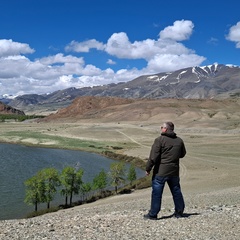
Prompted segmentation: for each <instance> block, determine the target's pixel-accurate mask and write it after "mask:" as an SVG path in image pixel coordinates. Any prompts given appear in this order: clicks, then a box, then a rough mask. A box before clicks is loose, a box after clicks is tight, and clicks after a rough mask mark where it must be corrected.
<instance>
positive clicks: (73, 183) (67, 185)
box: [60, 167, 83, 206]
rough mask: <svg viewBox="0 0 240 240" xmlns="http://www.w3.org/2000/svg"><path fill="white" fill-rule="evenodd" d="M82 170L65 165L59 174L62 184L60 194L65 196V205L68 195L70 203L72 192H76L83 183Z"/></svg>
mask: <svg viewBox="0 0 240 240" xmlns="http://www.w3.org/2000/svg"><path fill="white" fill-rule="evenodd" d="M82 176H83V170H82V169H79V170H76V169H75V168H73V167H65V168H64V169H63V171H62V173H61V175H60V181H61V184H62V187H63V188H62V190H61V194H62V195H64V196H65V205H66V206H67V202H68V197H69V198H70V205H72V197H73V194H78V193H79V191H80V188H81V185H82V183H83V181H82Z"/></svg>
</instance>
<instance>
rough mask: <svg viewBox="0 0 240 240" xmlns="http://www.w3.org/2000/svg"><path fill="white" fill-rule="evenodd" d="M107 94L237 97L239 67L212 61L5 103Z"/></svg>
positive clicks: (60, 102)
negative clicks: (205, 64) (202, 65)
mask: <svg viewBox="0 0 240 240" xmlns="http://www.w3.org/2000/svg"><path fill="white" fill-rule="evenodd" d="M81 96H98V97H99V96H102V97H103V96H104V97H106V96H108V97H109V96H111V97H121V98H132V99H138V98H150V99H156V98H180V99H181V98H183V99H212V98H214V99H219V98H221V99H225V98H238V97H239V96H240V67H239V66H233V65H223V64H214V65H209V66H204V67H189V68H184V69H180V70H177V71H173V72H164V73H158V74H153V75H145V76H140V77H138V78H136V79H133V80H132V81H129V82H121V83H118V84H113V83H112V84H108V85H104V86H95V87H84V88H79V89H77V88H68V89H64V90H59V91H56V92H53V93H51V94H43V95H38V94H28V95H22V96H18V97H16V98H15V99H13V100H11V101H10V102H9V105H10V106H12V107H15V108H17V109H25V108H28V107H30V106H31V107H36V106H39V107H51V108H55V110H57V109H59V108H62V107H67V106H69V105H70V104H71V103H72V101H73V100H74V99H75V98H76V97H81Z"/></svg>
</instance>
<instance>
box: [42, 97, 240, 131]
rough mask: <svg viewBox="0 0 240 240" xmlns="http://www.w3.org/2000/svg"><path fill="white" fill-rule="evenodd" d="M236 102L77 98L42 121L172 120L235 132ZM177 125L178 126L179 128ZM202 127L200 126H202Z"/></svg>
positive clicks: (234, 100) (238, 103)
mask: <svg viewBox="0 0 240 240" xmlns="http://www.w3.org/2000/svg"><path fill="white" fill-rule="evenodd" d="M239 105H240V100H239V99H223V100H213V99H190V100H189V99H125V98H115V97H93V96H88V97H79V98H76V99H75V100H74V102H73V103H72V104H71V105H70V106H69V107H67V108H63V109H60V110H59V111H58V112H57V113H55V114H51V115H49V116H48V117H46V118H45V119H44V121H61V122H76V121H79V120H82V119H85V120H86V119H88V121H101V122H107V121H109V122H110V121H111V122H112V121H116V122H121V121H136V122H141V121H144V122H145V121H147V122H159V121H161V120H163V121H164V120H174V121H175V122H176V121H177V122H181V123H182V124H190V123H191V122H192V123H193V122H194V123H196V122H198V123H199V124H200V123H201V124H203V123H204V121H208V122H209V120H210V122H212V125H213V126H214V124H217V123H218V121H221V122H225V121H227V122H228V125H229V126H228V127H230V128H235V127H237V126H239V125H240V123H239V117H240V113H239ZM182 124H181V125H182ZM203 125H204V124H203Z"/></svg>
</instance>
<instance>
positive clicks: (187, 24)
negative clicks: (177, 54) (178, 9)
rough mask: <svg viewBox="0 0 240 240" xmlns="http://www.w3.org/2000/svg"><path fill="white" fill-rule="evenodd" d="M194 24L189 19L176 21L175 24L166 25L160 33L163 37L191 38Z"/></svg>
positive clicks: (179, 39)
mask: <svg viewBox="0 0 240 240" xmlns="http://www.w3.org/2000/svg"><path fill="white" fill-rule="evenodd" d="M193 28H194V24H193V23H192V22H191V21H188V20H181V21H175V22H174V23H173V26H169V27H166V28H165V29H164V30H162V31H161V32H160V33H159V36H160V38H161V39H172V40H174V41H183V40H187V39H189V37H190V36H191V34H192V31H193Z"/></svg>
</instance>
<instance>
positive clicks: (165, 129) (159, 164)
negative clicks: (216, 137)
mask: <svg viewBox="0 0 240 240" xmlns="http://www.w3.org/2000/svg"><path fill="white" fill-rule="evenodd" d="M185 154H186V149H185V145H184V142H183V140H182V139H181V138H179V137H177V134H176V133H175V132H174V124H173V123H172V122H165V123H164V124H163V125H162V127H161V136H159V137H158V138H156V139H155V141H154V143H153V145H152V149H151V152H150V156H149V159H148V162H147V165H146V175H149V174H150V172H151V170H152V168H153V167H154V168H153V176H152V196H151V197H152V199H151V209H150V210H149V213H148V214H145V215H144V218H146V219H152V220H156V219H157V214H158V213H159V212H160V210H161V202H162V193H163V189H164V186H165V183H166V182H167V184H168V186H169V188H170V191H171V193H172V196H173V201H174V206H175V212H174V216H175V217H177V218H179V217H182V216H183V211H184V208H185V203H184V199H183V195H182V192H181V187H180V178H179V159H180V158H183V157H184V156H185Z"/></svg>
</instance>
